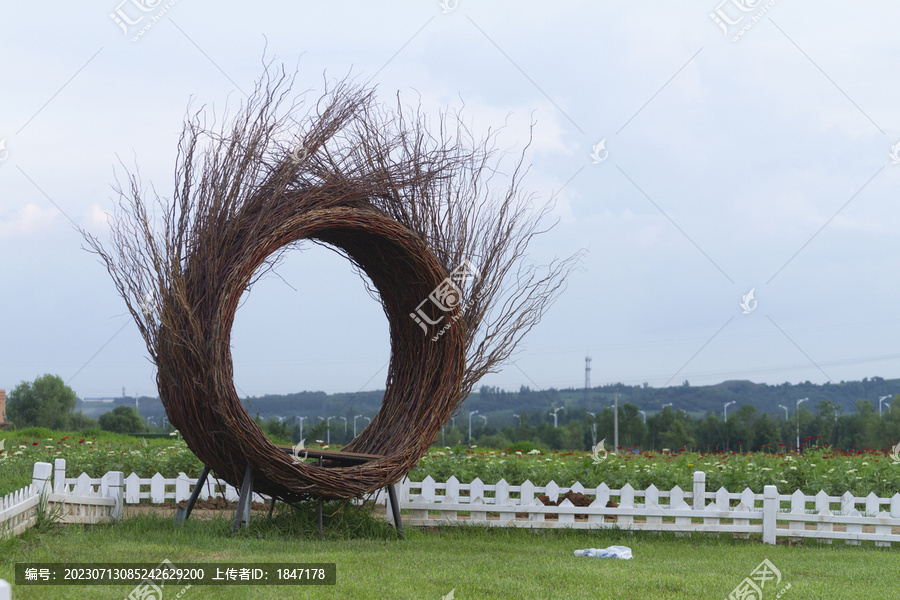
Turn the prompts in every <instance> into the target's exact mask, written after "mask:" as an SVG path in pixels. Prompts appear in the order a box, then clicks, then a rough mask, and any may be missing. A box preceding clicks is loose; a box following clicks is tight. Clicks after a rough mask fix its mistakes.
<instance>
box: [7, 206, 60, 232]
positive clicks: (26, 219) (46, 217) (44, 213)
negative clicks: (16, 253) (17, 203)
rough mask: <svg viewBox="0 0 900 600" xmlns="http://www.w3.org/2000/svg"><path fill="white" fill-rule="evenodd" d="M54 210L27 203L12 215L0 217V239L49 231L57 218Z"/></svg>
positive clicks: (56, 211) (57, 215)
mask: <svg viewBox="0 0 900 600" xmlns="http://www.w3.org/2000/svg"><path fill="white" fill-rule="evenodd" d="M59 215H60V212H59V211H58V210H56V209H55V208H41V207H40V206H38V205H37V204H33V203H31V202H29V203H28V204H26V205H25V206H23V207H21V208H20V209H19V210H18V211H16V212H15V213H13V214H12V215H4V216H0V239H7V238H16V237H30V236H33V235H35V234H40V233H44V232H46V231H49V230H50V229H51V228H52V227H53V225H54V223H55V222H56V220H57V217H59Z"/></svg>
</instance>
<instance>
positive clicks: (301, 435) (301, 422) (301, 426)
mask: <svg viewBox="0 0 900 600" xmlns="http://www.w3.org/2000/svg"><path fill="white" fill-rule="evenodd" d="M297 418H298V419H300V439H301V440H303V439H306V438H304V437H303V421H304V420H306V419H307V418H309V417H297Z"/></svg>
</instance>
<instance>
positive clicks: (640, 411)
mask: <svg viewBox="0 0 900 600" xmlns="http://www.w3.org/2000/svg"><path fill="white" fill-rule="evenodd" d="M638 412H639V413H641V416H642V417H644V425H646V424H647V413H645V412H644V411H642V410H639V411H638Z"/></svg>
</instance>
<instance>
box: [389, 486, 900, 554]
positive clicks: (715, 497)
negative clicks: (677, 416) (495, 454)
mask: <svg viewBox="0 0 900 600" xmlns="http://www.w3.org/2000/svg"><path fill="white" fill-rule="evenodd" d="M569 490H571V491H572V492H580V493H582V494H585V495H587V496H590V497H593V501H592V503H591V505H590V506H587V507H578V506H574V505H573V504H572V503H571V502H570V501H569V500H568V499H563V500H562V502H560V504H559V506H545V505H544V504H543V503H542V502H541V501H540V500H539V499H538V498H537V496H538V495H540V494H545V495H546V496H548V497H549V499H550V500H552V501H558V500H560V499H561V498H562V497H563V496H564V494H565V493H566V492H568V491H569ZM398 495H399V498H398V500H399V502H400V508H401V509H403V510H409V511H410V517H409V518H408V519H405V520H404V525H412V526H435V525H458V524H463V523H468V524H479V525H486V526H497V527H534V528H544V527H549V528H572V529H597V528H604V527H619V528H622V529H630V530H643V531H672V532H677V533H680V534H685V535H686V534H690V533H693V532H702V533H720V532H730V533H733V534H734V535H735V536H738V537H747V536H748V535H749V534H751V533H755V534H762V539H763V542H765V543H767V544H774V543H775V542H776V539H777V538H779V537H782V538H784V537H789V538H804V537H805V538H815V539H818V540H821V541H825V542H827V543H831V541H832V540H835V539H839V540H846V542H847V543H848V544H859V542H860V541H862V540H871V541H874V542H875V543H876V545H879V546H890V545H891V543H892V542H900V494H894V496H893V497H892V498H879V497H878V496H876V495H874V494H869V495H868V496H866V497H863V498H861V497H857V496H854V495H852V494H850V493H849V492H847V493H845V494H844V495H842V496H829V495H827V494H826V493H825V492H819V493H818V494H816V495H815V496H808V495H806V494H804V493H803V492H800V491H796V492H794V493H793V494H790V495H784V494H778V491H777V488H776V487H775V486H771V485H770V486H765V489H764V490H763V493H762V494H756V493H754V492H753V491H751V490H749V489H745V490H744V491H743V492H740V493H732V492H729V491H727V490H725V489H724V488H720V489H719V490H717V491H715V492H708V491H706V473H704V472H702V471H697V472H695V473H694V487H693V490H692V491H684V490H682V489H681V488H679V487H677V486H676V487H675V488H673V489H672V490H670V491H661V490H658V489H657V488H656V487H655V486H652V485H651V486H650V487H649V488H647V489H646V490H642V491H641V490H635V489H634V488H632V487H631V486H630V485H627V484H626V485H625V486H624V487H623V488H622V489H619V490H613V489H610V488H609V487H608V486H607V485H606V484H601V485H600V486H598V487H596V488H587V489H586V488H585V487H584V486H582V485H581V484H580V483H575V484H574V485H572V486H571V487H560V486H558V485H557V484H556V483H553V482H550V483H549V484H547V485H546V486H544V487H538V486H535V485H533V484H531V482H528V481H526V482H525V483H523V484H522V485H509V484H508V483H506V481H504V480H500V481H499V482H498V483H496V484H494V485H486V484H484V483H482V481H481V480H480V479H476V480H474V481H473V482H471V483H460V482H459V481H458V480H457V479H456V478H455V477H451V478H450V479H449V480H447V481H446V482H444V483H439V482H435V481H434V479H432V478H431V477H426V478H425V480H424V481H421V482H410V481H408V480H407V481H404V482H403V484H402V486H400V490H399V492H398ZM610 500H613V501H614V502H616V503H618V506H617V507H615V508H612V507H607V503H608V502H609V501H610ZM460 513H465V515H463V514H460ZM551 514H552V515H557V516H556V517H555V518H552V519H550V518H548V517H547V515H551ZM726 521H727V522H726Z"/></svg>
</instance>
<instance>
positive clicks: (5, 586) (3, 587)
mask: <svg viewBox="0 0 900 600" xmlns="http://www.w3.org/2000/svg"><path fill="white" fill-rule="evenodd" d="M0 600H12V587H11V586H10V585H9V582H8V581H6V580H4V579H0Z"/></svg>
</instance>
